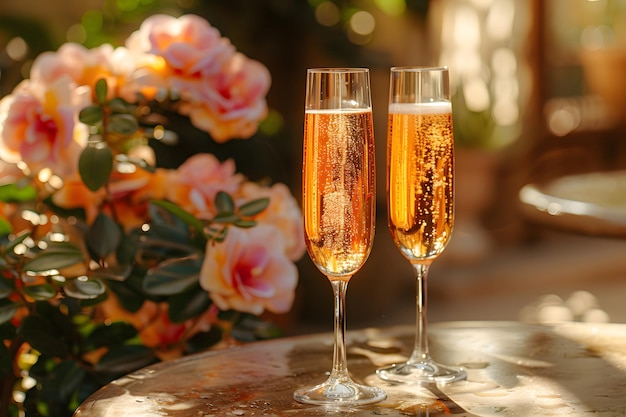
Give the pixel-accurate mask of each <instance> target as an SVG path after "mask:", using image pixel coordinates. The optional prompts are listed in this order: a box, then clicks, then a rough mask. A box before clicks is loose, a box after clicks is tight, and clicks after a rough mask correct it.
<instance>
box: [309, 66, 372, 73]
mask: <svg viewBox="0 0 626 417" xmlns="http://www.w3.org/2000/svg"><path fill="white" fill-rule="evenodd" d="M306 71H307V73H337V74H346V73H350V72H354V73H359V72H369V68H363V67H355V68H350V67H337V68H333V67H321V68H307V70H306Z"/></svg>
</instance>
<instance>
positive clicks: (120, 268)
mask: <svg viewBox="0 0 626 417" xmlns="http://www.w3.org/2000/svg"><path fill="white" fill-rule="evenodd" d="M132 271H133V267H132V266H131V265H112V266H108V267H106V268H100V269H95V270H93V271H89V273H88V274H87V275H88V276H89V278H91V279H104V280H112V281H118V282H124V281H126V280H127V279H128V277H129V276H130V273H131V272H132Z"/></svg>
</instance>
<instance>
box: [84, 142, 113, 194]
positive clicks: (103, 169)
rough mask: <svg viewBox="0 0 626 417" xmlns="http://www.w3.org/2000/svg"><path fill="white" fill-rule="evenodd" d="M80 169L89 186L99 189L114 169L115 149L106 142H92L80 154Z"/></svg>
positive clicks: (93, 189) (91, 188)
mask: <svg viewBox="0 0 626 417" xmlns="http://www.w3.org/2000/svg"><path fill="white" fill-rule="evenodd" d="M78 171H79V172H80V177H81V179H82V180H83V183H85V186H86V187H87V188H89V189H90V190H91V191H96V190H98V189H99V188H100V187H102V186H103V185H104V184H106V183H107V181H108V180H109V177H110V176H111V171H113V151H112V150H111V148H109V146H108V145H107V144H106V143H105V142H95V143H90V144H89V145H87V147H86V148H85V149H83V152H82V153H81V154H80V158H79V159H78Z"/></svg>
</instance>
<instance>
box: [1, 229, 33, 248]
mask: <svg viewBox="0 0 626 417" xmlns="http://www.w3.org/2000/svg"><path fill="white" fill-rule="evenodd" d="M29 237H30V232H28V231H26V230H24V231H22V232H20V233H19V234H18V235H17V236H15V238H14V239H12V240H9V242H8V243H4V242H2V243H3V244H4V253H12V252H13V250H14V249H15V247H16V246H17V245H19V244H20V243H22V242H24V241H25V240H26V239H27V238H29Z"/></svg>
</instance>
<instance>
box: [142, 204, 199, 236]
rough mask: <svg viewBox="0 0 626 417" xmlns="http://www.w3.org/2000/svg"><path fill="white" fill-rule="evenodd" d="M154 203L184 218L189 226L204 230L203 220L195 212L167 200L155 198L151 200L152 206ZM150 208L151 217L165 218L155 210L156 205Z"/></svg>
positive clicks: (155, 219)
mask: <svg viewBox="0 0 626 417" xmlns="http://www.w3.org/2000/svg"><path fill="white" fill-rule="evenodd" d="M153 205H154V206H157V207H161V208H163V209H165V210H167V211H168V212H169V213H171V214H173V215H174V216H176V217H177V218H179V219H180V220H182V221H183V222H184V223H185V224H187V225H188V226H191V227H193V228H194V229H196V230H202V227H203V225H202V222H201V221H200V220H198V219H197V218H196V217H195V216H194V215H193V214H191V213H189V212H188V211H186V210H184V209H182V208H180V207H179V206H177V205H176V204H174V203H172V202H170V201H166V200H154V201H151V202H150V206H153ZM149 209H150V214H151V217H152V219H153V220H154V221H159V220H162V219H163V217H162V216H160V215H158V213H157V212H156V211H155V210H154V207H149Z"/></svg>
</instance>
